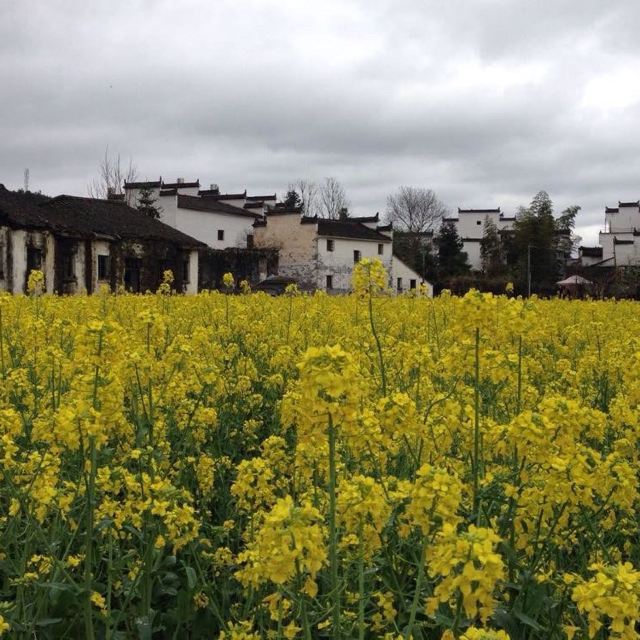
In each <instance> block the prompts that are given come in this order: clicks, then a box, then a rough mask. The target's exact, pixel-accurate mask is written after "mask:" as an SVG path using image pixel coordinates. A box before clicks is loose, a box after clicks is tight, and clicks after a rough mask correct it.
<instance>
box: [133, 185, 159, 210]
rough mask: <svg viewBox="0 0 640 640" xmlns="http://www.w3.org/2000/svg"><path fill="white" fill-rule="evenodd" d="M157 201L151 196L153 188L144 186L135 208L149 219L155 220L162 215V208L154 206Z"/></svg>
mask: <svg viewBox="0 0 640 640" xmlns="http://www.w3.org/2000/svg"><path fill="white" fill-rule="evenodd" d="M157 201H158V200H157V198H155V197H154V194H153V187H151V186H150V185H149V184H145V185H144V186H143V187H142V188H141V189H140V193H139V194H138V206H137V207H136V208H137V209H138V211H140V212H141V213H144V214H145V215H147V216H149V217H150V218H154V219H157V218H159V217H160V214H161V213H162V207H159V206H157V205H156V202H157Z"/></svg>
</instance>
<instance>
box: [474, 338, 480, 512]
mask: <svg viewBox="0 0 640 640" xmlns="http://www.w3.org/2000/svg"><path fill="white" fill-rule="evenodd" d="M475 342H476V344H475V381H474V398H473V403H474V425H473V513H474V514H475V516H476V518H478V480H479V475H480V329H479V328H478V327H476V341H475Z"/></svg>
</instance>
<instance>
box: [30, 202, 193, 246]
mask: <svg viewBox="0 0 640 640" xmlns="http://www.w3.org/2000/svg"><path fill="white" fill-rule="evenodd" d="M40 208H41V210H42V213H43V215H44V217H45V218H46V220H47V227H48V228H50V229H52V230H53V231H54V232H55V231H57V232H60V233H63V234H68V235H72V236H80V237H88V238H94V237H99V236H106V237H113V238H118V239H130V240H134V239H140V240H143V239H144V240H160V241H164V242H173V243H175V244H178V245H181V246H185V247H201V246H202V247H204V246H205V245H204V243H202V242H200V241H199V240H196V239H195V238H192V237H191V236H188V235H187V234H186V233H182V232H181V231H178V230H177V229H174V228H173V227H170V226H169V225H167V224H164V222H160V221H159V220H154V219H153V218H150V217H149V216H147V215H145V214H144V213H141V212H140V211H138V210H137V209H133V208H132V207H129V206H128V205H127V204H125V203H124V202H120V201H117V200H99V199H97V198H78V197H76V196H68V195H61V196H57V197H55V198H52V199H51V200H48V201H47V202H45V203H43V204H42V205H40Z"/></svg>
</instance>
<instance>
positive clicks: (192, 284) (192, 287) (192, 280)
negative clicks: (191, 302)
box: [184, 249, 199, 294]
mask: <svg viewBox="0 0 640 640" xmlns="http://www.w3.org/2000/svg"><path fill="white" fill-rule="evenodd" d="M198 265H199V256H198V251H197V249H196V250H194V251H191V252H190V253H189V282H186V283H185V290H184V292H185V293H188V294H193V293H198V268H199V266H198Z"/></svg>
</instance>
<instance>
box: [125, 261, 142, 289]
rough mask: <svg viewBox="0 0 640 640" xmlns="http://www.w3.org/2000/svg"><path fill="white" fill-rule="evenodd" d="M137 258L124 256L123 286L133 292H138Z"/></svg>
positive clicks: (139, 262)
mask: <svg viewBox="0 0 640 640" xmlns="http://www.w3.org/2000/svg"><path fill="white" fill-rule="evenodd" d="M141 262H142V261H141V260H140V259H139V258H126V259H125V261H124V288H125V289H126V290H127V291H133V293H139V292H140V267H141Z"/></svg>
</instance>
